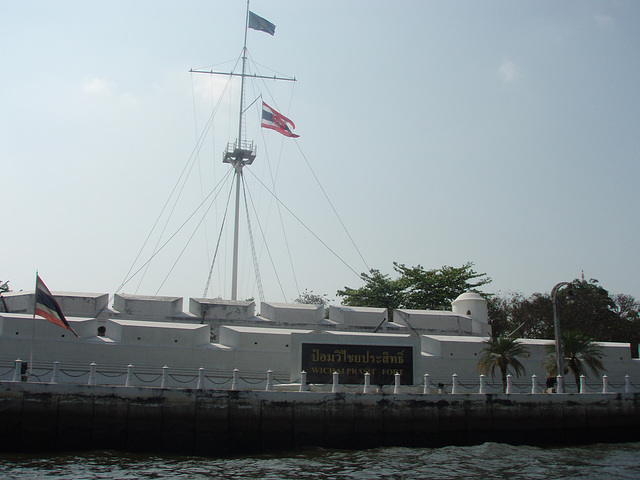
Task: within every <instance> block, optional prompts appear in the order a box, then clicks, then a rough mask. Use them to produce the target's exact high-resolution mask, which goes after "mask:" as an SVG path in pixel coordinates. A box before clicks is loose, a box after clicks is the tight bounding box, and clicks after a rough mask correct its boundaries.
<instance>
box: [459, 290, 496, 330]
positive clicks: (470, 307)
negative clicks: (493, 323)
mask: <svg viewBox="0 0 640 480" xmlns="http://www.w3.org/2000/svg"><path fill="white" fill-rule="evenodd" d="M451 309H452V310H453V312H454V313H456V314H458V315H466V316H468V317H471V318H472V319H473V320H478V321H480V322H482V323H487V324H488V323H489V309H488V307H487V301H486V300H485V299H484V297H483V296H482V295H478V294H477V293H475V292H465V293H463V294H462V295H460V296H459V297H458V298H456V299H455V300H454V301H453V302H451Z"/></svg>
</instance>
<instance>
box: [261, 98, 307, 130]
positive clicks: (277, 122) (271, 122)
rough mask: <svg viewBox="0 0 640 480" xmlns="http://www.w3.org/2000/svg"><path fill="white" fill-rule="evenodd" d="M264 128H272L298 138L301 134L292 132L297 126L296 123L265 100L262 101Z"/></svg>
mask: <svg viewBox="0 0 640 480" xmlns="http://www.w3.org/2000/svg"><path fill="white" fill-rule="evenodd" d="M262 128H270V129H271V130H275V131H276V132H279V133H281V134H282V135H284V136H285V137H292V138H298V137H299V136H300V135H296V134H295V133H293V132H292V130H293V129H294V128H296V125H295V123H293V122H292V121H291V120H289V119H288V118H287V117H285V116H284V115H282V114H281V113H278V112H276V111H275V110H274V109H273V108H271V107H270V106H269V105H267V104H266V103H264V102H262Z"/></svg>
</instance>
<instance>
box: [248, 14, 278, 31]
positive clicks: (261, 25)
mask: <svg viewBox="0 0 640 480" xmlns="http://www.w3.org/2000/svg"><path fill="white" fill-rule="evenodd" d="M249 28H253V29H254V30H260V31H261V32H267V33H268V34H269V35H273V34H274V33H276V26H275V25H274V24H273V23H271V22H270V21H269V20H266V19H264V18H262V17H259V16H258V15H256V14H255V13H253V12H249Z"/></svg>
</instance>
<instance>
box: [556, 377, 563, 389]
mask: <svg viewBox="0 0 640 480" xmlns="http://www.w3.org/2000/svg"><path fill="white" fill-rule="evenodd" d="M556 393H564V389H563V388H562V375H558V376H557V377H556Z"/></svg>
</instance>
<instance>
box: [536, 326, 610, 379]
mask: <svg viewBox="0 0 640 480" xmlns="http://www.w3.org/2000/svg"><path fill="white" fill-rule="evenodd" d="M560 336H561V342H562V357H563V358H564V362H563V363H564V372H563V375H566V374H567V373H569V372H571V373H573V377H574V379H575V381H576V387H577V388H579V387H580V375H585V376H587V368H588V369H589V370H591V372H593V374H594V375H596V376H599V375H600V374H601V373H602V372H603V371H604V366H603V365H602V360H601V358H602V355H603V353H602V348H601V347H600V345H598V344H597V343H596V342H594V341H593V339H591V337H589V336H588V335H587V334H585V333H584V332H578V331H566V332H561V334H560ZM555 348H556V347H555V342H554V343H553V345H549V346H548V347H547V352H548V353H547V356H546V357H545V358H544V360H543V362H542V365H543V366H544V368H545V370H546V371H547V373H548V374H549V375H550V376H554V377H555V376H556V375H558V366H557V362H556V358H557V356H556V350H555Z"/></svg>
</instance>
